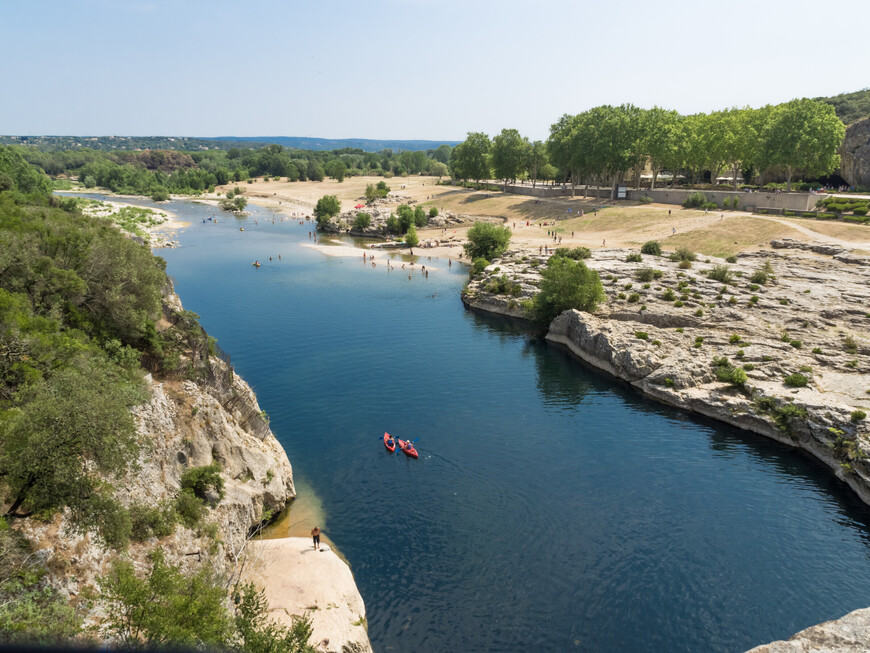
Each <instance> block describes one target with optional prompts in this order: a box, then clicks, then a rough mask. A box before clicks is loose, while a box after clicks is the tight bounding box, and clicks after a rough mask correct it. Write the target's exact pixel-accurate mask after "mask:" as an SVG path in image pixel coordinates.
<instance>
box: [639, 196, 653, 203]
mask: <svg viewBox="0 0 870 653" xmlns="http://www.w3.org/2000/svg"><path fill="white" fill-rule="evenodd" d="M638 201H639V202H640V203H641V204H652V203H653V202H654V201H655V200H653V198H652V197H647V196H646V195H644V196H643V197H641V198H640V199H639V200H638Z"/></svg>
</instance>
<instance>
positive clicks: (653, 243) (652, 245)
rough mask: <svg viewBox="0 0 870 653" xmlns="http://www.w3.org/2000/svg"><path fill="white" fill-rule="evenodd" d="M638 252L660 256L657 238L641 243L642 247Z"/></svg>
mask: <svg viewBox="0 0 870 653" xmlns="http://www.w3.org/2000/svg"><path fill="white" fill-rule="evenodd" d="M640 253H641V254H650V255H651V256H661V255H662V246H661V245H660V244H659V241H657V240H648V241H647V242H645V243H644V244H643V247H641V248H640Z"/></svg>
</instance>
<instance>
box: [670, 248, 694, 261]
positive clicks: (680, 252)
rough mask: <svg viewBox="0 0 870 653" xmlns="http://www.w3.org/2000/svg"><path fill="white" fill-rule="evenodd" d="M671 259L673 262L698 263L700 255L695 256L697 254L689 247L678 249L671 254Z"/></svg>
mask: <svg viewBox="0 0 870 653" xmlns="http://www.w3.org/2000/svg"><path fill="white" fill-rule="evenodd" d="M670 259H671V260H672V261H696V260H698V255H697V254H695V252H693V251H692V250H690V249H689V248H688V247H683V246H680V247H677V249H676V250H674V252H673V254H671V256H670Z"/></svg>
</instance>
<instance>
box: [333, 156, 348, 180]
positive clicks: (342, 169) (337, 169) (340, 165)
mask: <svg viewBox="0 0 870 653" xmlns="http://www.w3.org/2000/svg"><path fill="white" fill-rule="evenodd" d="M346 175H347V166H346V165H345V163H344V161H342V160H341V159H336V160H335V161H332V162H330V164H329V176H330V177H332V178H333V179H335V180H336V181H337V182H339V183H341V182H342V181H344V178H345V176H346Z"/></svg>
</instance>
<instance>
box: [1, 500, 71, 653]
mask: <svg viewBox="0 0 870 653" xmlns="http://www.w3.org/2000/svg"><path fill="white" fill-rule="evenodd" d="M45 575H46V568H45V566H44V564H43V563H42V562H41V558H39V557H37V556H34V555H33V552H32V551H31V548H30V545H29V544H28V542H27V540H26V539H25V538H24V537H23V536H22V535H21V534H20V533H18V532H17V531H13V530H12V529H10V528H9V526H8V525H7V523H6V522H5V521H4V520H3V518H2V517H0V644H5V645H9V644H15V643H27V644H29V645H43V646H46V645H51V644H65V643H67V642H68V641H69V640H72V639H73V638H75V637H76V636H77V635H79V633H80V631H81V623H82V618H81V616H80V615H79V614H78V612H77V611H76V609H75V608H74V607H73V606H71V605H69V604H68V603H67V602H66V601H65V600H64V598H63V597H62V596H61V595H60V594H59V593H58V592H57V591H56V590H54V589H52V588H51V587H50V586H49V585H48V584H47V582H46V579H45Z"/></svg>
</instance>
